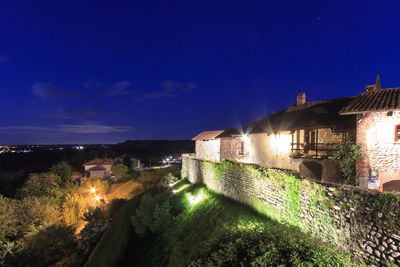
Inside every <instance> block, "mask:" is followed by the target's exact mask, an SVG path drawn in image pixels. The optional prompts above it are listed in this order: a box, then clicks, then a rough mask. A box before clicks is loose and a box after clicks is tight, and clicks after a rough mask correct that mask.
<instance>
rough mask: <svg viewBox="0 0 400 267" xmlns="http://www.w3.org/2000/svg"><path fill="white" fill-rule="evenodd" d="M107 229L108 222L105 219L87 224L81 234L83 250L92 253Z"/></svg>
mask: <svg viewBox="0 0 400 267" xmlns="http://www.w3.org/2000/svg"><path fill="white" fill-rule="evenodd" d="M107 227H108V221H107V220H105V219H98V220H96V221H93V222H89V223H88V224H86V225H85V227H84V228H83V229H82V231H81V232H80V233H79V237H80V239H81V248H82V249H86V250H88V251H92V250H93V249H94V247H95V246H96V244H97V242H98V241H99V240H100V238H101V236H102V235H103V233H104V231H105V230H106V229H107Z"/></svg>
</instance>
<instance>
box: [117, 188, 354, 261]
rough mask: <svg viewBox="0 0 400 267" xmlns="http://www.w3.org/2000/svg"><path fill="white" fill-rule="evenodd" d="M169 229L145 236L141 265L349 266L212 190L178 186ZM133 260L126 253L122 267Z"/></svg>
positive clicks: (342, 257) (343, 257) (332, 251)
mask: <svg viewBox="0 0 400 267" xmlns="http://www.w3.org/2000/svg"><path fill="white" fill-rule="evenodd" d="M173 190H175V191H178V192H179V193H176V194H174V197H173V198H172V199H171V210H175V211H176V210H179V212H178V214H177V215H176V216H175V218H174V221H173V223H172V224H171V226H170V227H168V228H166V229H165V230H164V232H163V233H161V234H158V235H157V236H152V237H150V236H149V237H147V238H145V239H144V240H147V243H148V247H143V242H145V241H141V242H139V241H138V243H137V244H138V245H137V246H139V244H141V245H140V246H141V251H142V252H143V254H144V255H142V256H141V257H139V258H141V262H142V263H145V264H146V265H149V266H165V265H169V266H187V265H189V264H193V265H194V266H205V265H209V266H214V265H226V266H231V265H245V266H248V265H255V266H259V265H262V264H263V263H266V264H267V265H268V266H276V265H279V264H283V265H320V266H329V265H331V266H332V265H334V266H351V265H352V262H351V258H350V256H349V255H347V254H346V253H343V252H342V251H340V250H339V249H337V248H335V247H332V246H330V245H327V244H324V243H322V242H321V241H319V240H316V239H314V238H312V237H311V236H309V235H307V234H304V233H302V232H301V231H300V228H298V227H293V226H288V225H283V224H280V223H278V222H277V221H275V220H272V219H270V218H268V217H265V216H262V215H260V214H258V213H256V212H255V211H253V210H251V209H250V208H248V207H245V206H243V205H241V204H239V203H236V202H234V201H231V200H229V199H227V198H225V197H223V196H221V195H218V194H216V193H214V192H212V191H211V190H209V189H207V188H205V187H200V186H194V185H191V184H188V183H187V182H182V181H180V182H178V183H177V184H176V185H174V189H173ZM134 260H138V255H137V254H129V255H128V254H127V255H126V256H125V258H124V261H123V264H128V263H132V262H134Z"/></svg>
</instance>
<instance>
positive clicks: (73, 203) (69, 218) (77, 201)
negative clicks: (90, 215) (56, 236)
mask: <svg viewBox="0 0 400 267" xmlns="http://www.w3.org/2000/svg"><path fill="white" fill-rule="evenodd" d="M86 206H87V204H86V201H85V199H84V198H83V197H82V196H81V195H78V194H68V195H67V196H66V198H65V201H64V203H63V204H62V209H61V211H62V218H63V221H64V223H65V224H66V225H76V224H78V223H80V222H81V218H82V216H83V214H84V211H85V209H86Z"/></svg>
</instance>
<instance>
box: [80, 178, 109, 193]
mask: <svg viewBox="0 0 400 267" xmlns="http://www.w3.org/2000/svg"><path fill="white" fill-rule="evenodd" d="M84 187H85V189H86V190H87V191H89V190H90V189H91V188H95V189H96V192H97V193H98V194H101V195H104V194H107V193H108V192H109V191H110V187H111V183H110V181H108V180H103V179H100V178H99V177H90V178H88V179H87V180H86V181H85V185H84Z"/></svg>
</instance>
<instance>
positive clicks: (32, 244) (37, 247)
mask: <svg viewBox="0 0 400 267" xmlns="http://www.w3.org/2000/svg"><path fill="white" fill-rule="evenodd" d="M25 242H26V250H27V251H28V252H29V254H30V255H32V256H33V262H32V266H50V265H52V264H54V263H56V262H58V261H60V260H62V259H65V258H66V257H68V256H70V255H72V253H74V252H75V251H76V248H77V246H78V241H77V239H76V238H75V235H74V229H73V228H72V227H70V226H65V225H50V226H48V227H45V228H42V229H40V230H39V231H38V232H37V233H36V234H34V235H31V236H29V237H27V239H26V241H25Z"/></svg>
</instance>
